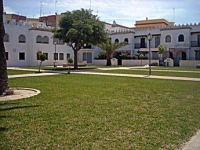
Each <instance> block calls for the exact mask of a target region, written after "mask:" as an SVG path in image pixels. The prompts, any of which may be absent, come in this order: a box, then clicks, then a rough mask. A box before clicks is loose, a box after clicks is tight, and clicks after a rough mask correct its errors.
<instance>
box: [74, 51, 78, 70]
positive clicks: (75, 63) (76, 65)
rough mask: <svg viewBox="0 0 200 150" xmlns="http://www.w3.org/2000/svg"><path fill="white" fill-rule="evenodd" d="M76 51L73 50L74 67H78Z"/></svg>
mask: <svg viewBox="0 0 200 150" xmlns="http://www.w3.org/2000/svg"><path fill="white" fill-rule="evenodd" d="M77 53H78V51H77V50H74V69H78V54H77Z"/></svg>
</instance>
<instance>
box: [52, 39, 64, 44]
mask: <svg viewBox="0 0 200 150" xmlns="http://www.w3.org/2000/svg"><path fill="white" fill-rule="evenodd" d="M55 42H56V44H58V45H64V42H63V41H62V40H59V39H57V38H53V44H55Z"/></svg>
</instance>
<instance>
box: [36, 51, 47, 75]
mask: <svg viewBox="0 0 200 150" xmlns="http://www.w3.org/2000/svg"><path fill="white" fill-rule="evenodd" d="M37 56H38V58H39V60H40V64H39V68H38V72H39V73H40V68H41V65H42V62H43V61H45V60H46V59H47V56H46V55H45V54H43V53H42V51H38V52H37Z"/></svg>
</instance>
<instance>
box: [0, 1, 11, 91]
mask: <svg viewBox="0 0 200 150" xmlns="http://www.w3.org/2000/svg"><path fill="white" fill-rule="evenodd" d="M4 35H5V30H4V24H3V0H0V95H2V94H3V93H4V92H5V91H6V90H8V89H9V86H8V73H7V63H6V55H5V47H4V41H3V37H4Z"/></svg>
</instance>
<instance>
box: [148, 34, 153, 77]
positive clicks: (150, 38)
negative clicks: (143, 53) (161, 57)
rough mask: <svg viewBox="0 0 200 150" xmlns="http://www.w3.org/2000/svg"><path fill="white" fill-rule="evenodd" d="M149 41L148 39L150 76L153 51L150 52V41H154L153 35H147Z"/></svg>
mask: <svg viewBox="0 0 200 150" xmlns="http://www.w3.org/2000/svg"><path fill="white" fill-rule="evenodd" d="M147 39H148V41H149V76H150V75H151V51H150V46H151V45H150V41H151V40H152V35H151V33H149V34H148V35H147Z"/></svg>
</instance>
